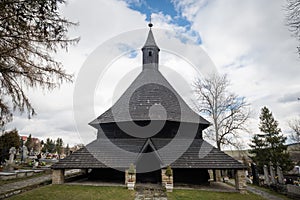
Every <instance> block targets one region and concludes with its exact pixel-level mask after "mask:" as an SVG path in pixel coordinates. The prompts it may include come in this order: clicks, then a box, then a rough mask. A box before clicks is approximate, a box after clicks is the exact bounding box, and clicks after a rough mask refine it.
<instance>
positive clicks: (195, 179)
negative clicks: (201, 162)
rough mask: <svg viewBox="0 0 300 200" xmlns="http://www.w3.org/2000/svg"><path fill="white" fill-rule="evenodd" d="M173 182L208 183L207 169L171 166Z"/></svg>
mask: <svg viewBox="0 0 300 200" xmlns="http://www.w3.org/2000/svg"><path fill="white" fill-rule="evenodd" d="M173 175H174V176H173V178H174V184H175V185H176V184H180V183H181V184H182V183H184V184H200V185H201V184H208V180H209V173H208V170H207V169H197V168H186V169H178V168H173Z"/></svg>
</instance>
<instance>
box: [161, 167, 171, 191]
mask: <svg viewBox="0 0 300 200" xmlns="http://www.w3.org/2000/svg"><path fill="white" fill-rule="evenodd" d="M172 174H173V170H172ZM173 176H174V174H173ZM173 176H170V178H169V177H168V176H166V169H161V183H162V186H163V187H164V188H166V190H167V192H172V191H173Z"/></svg>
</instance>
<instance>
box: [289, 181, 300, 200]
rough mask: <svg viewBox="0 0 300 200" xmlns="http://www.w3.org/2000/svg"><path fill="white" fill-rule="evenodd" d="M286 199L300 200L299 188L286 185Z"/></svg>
mask: <svg viewBox="0 0 300 200" xmlns="http://www.w3.org/2000/svg"><path fill="white" fill-rule="evenodd" d="M287 192H288V197H291V198H293V199H300V186H297V185H291V184H288V185H287Z"/></svg>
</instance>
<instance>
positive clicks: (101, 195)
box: [8, 184, 288, 200]
mask: <svg viewBox="0 0 300 200" xmlns="http://www.w3.org/2000/svg"><path fill="white" fill-rule="evenodd" d="M258 189H260V188H258ZM265 191H266V192H269V191H268V190H265ZM135 193H136V191H129V190H127V188H126V187H121V186H88V185H68V184H63V185H47V186H42V187H38V188H35V189H32V190H29V191H27V192H23V193H21V194H17V195H14V196H12V197H10V198H8V199H11V200H19V199H20V200H21V199H22V200H23V199H24V200H26V199H28V200H36V199H53V200H58V199H64V200H69V199H70V200H71V199H72V200H73V199H74V200H77V199H105V200H117V199H122V200H127V199H128V200H133V199H134V197H135ZM167 196H168V200H177V199H178V200H179V199H180V200H193V199H197V200H198V199H200V200H201V199H223V200H226V199H228V200H234V199H239V200H243V199H245V200H252V199H253V200H254V199H255V200H256V199H257V200H263V199H267V198H263V197H262V196H260V195H257V194H253V193H251V192H248V193H247V194H240V193H237V192H219V191H206V190H199V189H175V190H173V192H171V193H167ZM282 197H284V196H282ZM280 199H288V198H287V197H285V198H280Z"/></svg>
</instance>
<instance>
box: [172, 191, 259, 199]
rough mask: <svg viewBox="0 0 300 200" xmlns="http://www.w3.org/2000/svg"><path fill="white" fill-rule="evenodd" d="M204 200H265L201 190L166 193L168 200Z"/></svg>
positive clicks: (253, 195)
mask: <svg viewBox="0 0 300 200" xmlns="http://www.w3.org/2000/svg"><path fill="white" fill-rule="evenodd" d="M194 199H197V200H202V199H203V200H204V199H209V200H211V199H218V200H219V199H221V200H227V199H228V200H235V199H237V200H265V199H264V198H262V197H261V196H258V195H255V194H252V193H248V194H240V193H229V192H211V191H202V190H174V191H173V192H172V193H168V200H194Z"/></svg>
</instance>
